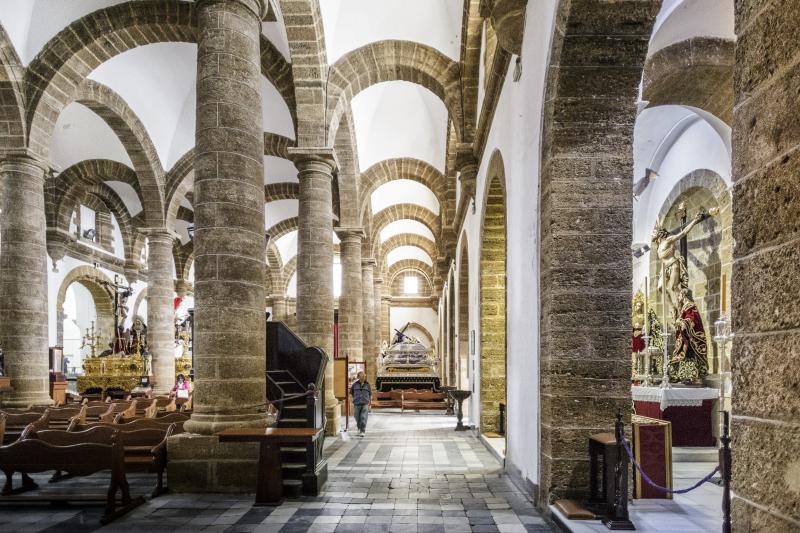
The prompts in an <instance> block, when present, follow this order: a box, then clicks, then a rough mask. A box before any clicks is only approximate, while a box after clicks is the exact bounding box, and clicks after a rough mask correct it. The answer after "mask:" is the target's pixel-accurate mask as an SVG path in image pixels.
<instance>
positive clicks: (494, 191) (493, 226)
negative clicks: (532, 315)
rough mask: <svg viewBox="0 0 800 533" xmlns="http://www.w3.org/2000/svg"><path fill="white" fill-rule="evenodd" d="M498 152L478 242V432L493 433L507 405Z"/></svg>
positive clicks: (502, 217) (502, 204) (503, 246)
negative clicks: (503, 405) (501, 412)
mask: <svg viewBox="0 0 800 533" xmlns="http://www.w3.org/2000/svg"><path fill="white" fill-rule="evenodd" d="M504 169H505V166H504V165H503V158H502V155H501V154H500V152H499V151H498V150H495V151H494V153H493V154H492V158H491V160H490V161H489V166H488V168H487V171H486V186H485V188H484V196H483V202H482V205H483V209H482V217H481V242H480V302H481V303H480V331H481V335H480V337H481V340H480V408H481V412H480V431H481V432H482V433H486V432H496V431H498V429H500V427H499V417H500V404H501V403H502V404H505V403H506V398H507V394H506V388H507V386H506V197H505V196H506V193H505V191H506V188H505V182H506V178H505V170H504Z"/></svg>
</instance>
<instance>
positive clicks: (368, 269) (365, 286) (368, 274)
mask: <svg viewBox="0 0 800 533" xmlns="http://www.w3.org/2000/svg"><path fill="white" fill-rule="evenodd" d="M375 264H376V263H375V260H374V259H372V258H368V259H364V260H363V261H361V285H362V287H361V294H362V302H361V309H362V313H363V316H364V326H363V328H362V329H363V335H364V360H365V361H366V362H367V381H369V382H370V383H372V384H373V385H374V384H375V376H376V375H377V370H378V369H377V368H375V363H376V360H377V359H376V353H375V338H376V335H375V281H374V278H373V274H374V271H375Z"/></svg>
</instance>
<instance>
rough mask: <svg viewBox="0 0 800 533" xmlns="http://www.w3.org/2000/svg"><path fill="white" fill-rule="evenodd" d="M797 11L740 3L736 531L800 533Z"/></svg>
mask: <svg viewBox="0 0 800 533" xmlns="http://www.w3.org/2000/svg"><path fill="white" fill-rule="evenodd" d="M798 25H800V4H798V3H797V2H793V1H790V0H775V1H766V0H740V1H738V2H736V33H737V37H738V41H737V47H736V74H735V78H734V118H733V180H734V185H733V237H734V242H735V243H736V245H735V247H734V250H733V302H732V304H733V330H734V332H735V333H736V337H735V339H734V342H733V351H732V356H731V359H732V362H733V408H732V410H733V427H732V436H733V443H732V447H733V492H734V498H733V502H732V504H733V529H734V531H737V532H740V531H741V532H744V531H748V532H749V531H800V394H798V391H800V372H798V370H797V368H798V365H800V288H799V287H800V284H798V280H800V178H798V176H800V155H799V154H800V152H798V147H800V104H799V103H798V98H797V94H798V92H800V40H798V38H797V27H798Z"/></svg>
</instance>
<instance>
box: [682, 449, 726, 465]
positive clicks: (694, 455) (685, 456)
mask: <svg viewBox="0 0 800 533" xmlns="http://www.w3.org/2000/svg"><path fill="white" fill-rule="evenodd" d="M717 461H719V451H718V450H717V448H716V447H715V446H708V447H705V446H703V447H695V446H692V447H688V446H673V447H672V462H673V463H716V462H717Z"/></svg>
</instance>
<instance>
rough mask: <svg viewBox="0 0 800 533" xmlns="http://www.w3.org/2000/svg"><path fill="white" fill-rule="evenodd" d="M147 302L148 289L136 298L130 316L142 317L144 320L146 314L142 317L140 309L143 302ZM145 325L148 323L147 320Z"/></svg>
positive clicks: (143, 290)
mask: <svg viewBox="0 0 800 533" xmlns="http://www.w3.org/2000/svg"><path fill="white" fill-rule="evenodd" d="M146 301H147V287H145V288H144V289H142V290H141V291H140V292H139V294H138V295H137V296H136V300H135V301H134V302H133V312H132V313H131V314H130V315H128V316H130V317H137V316H141V317H143V318H146V314H145V315H142V313H140V312H139V308H140V307H141V306H142V302H146ZM145 323H146V320H145Z"/></svg>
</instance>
